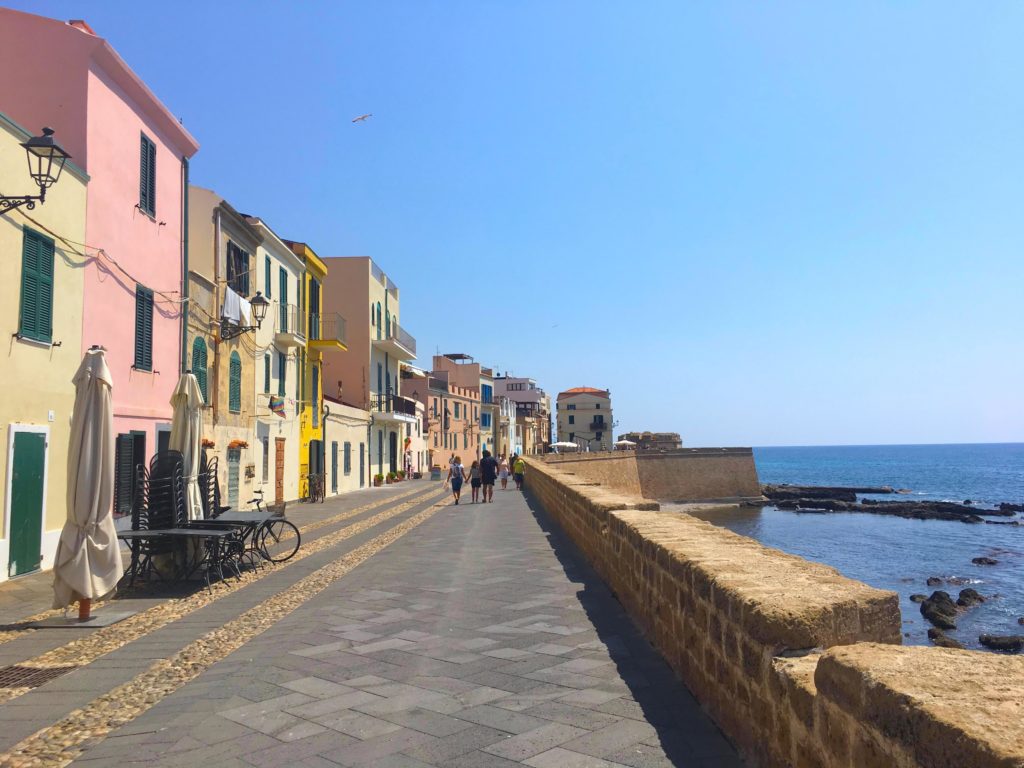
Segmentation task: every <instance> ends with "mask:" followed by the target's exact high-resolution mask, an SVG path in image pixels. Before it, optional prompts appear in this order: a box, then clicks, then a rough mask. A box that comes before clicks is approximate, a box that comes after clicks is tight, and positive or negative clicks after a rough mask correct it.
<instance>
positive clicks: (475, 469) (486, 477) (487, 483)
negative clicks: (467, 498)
mask: <svg viewBox="0 0 1024 768" xmlns="http://www.w3.org/2000/svg"><path fill="white" fill-rule="evenodd" d="M506 472H507V465H506ZM497 478H498V461H497V460H496V459H495V458H494V457H493V456H491V452H490V451H484V455H483V458H482V459H480V461H474V462H473V465H472V466H471V467H470V468H469V472H466V468H465V467H463V466H462V457H460V456H456V457H455V458H454V459H453V461H452V462H451V464H450V465H449V466H448V482H450V483H451V484H452V496H454V497H455V503H456V504H458V503H459V497H460V496H461V495H462V484H463V483H464V482H465V481H466V480H469V483H470V486H471V487H472V489H473V503H474V504H476V503H477V501H479V500H480V489H481V488H483V502H484V504H486V503H488V502H493V501H494V481H495V480H497Z"/></svg>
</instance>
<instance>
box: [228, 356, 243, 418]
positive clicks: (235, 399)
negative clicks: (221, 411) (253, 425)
mask: <svg viewBox="0 0 1024 768" xmlns="http://www.w3.org/2000/svg"><path fill="white" fill-rule="evenodd" d="M228 410H229V411H231V413H241V412H242V358H241V357H239V356H238V353H237V352H232V353H231V364H230V370H229V372H228Z"/></svg>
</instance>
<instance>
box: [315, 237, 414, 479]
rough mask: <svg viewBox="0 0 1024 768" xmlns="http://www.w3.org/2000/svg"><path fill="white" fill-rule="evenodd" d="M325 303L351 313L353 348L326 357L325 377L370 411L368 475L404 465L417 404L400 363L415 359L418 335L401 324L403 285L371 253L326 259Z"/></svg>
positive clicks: (346, 398)
mask: <svg viewBox="0 0 1024 768" xmlns="http://www.w3.org/2000/svg"><path fill="white" fill-rule="evenodd" d="M324 262H325V264H326V265H327V277H326V282H325V284H324V289H325V290H324V307H325V309H326V310H327V311H328V312H336V313H340V314H342V315H344V316H345V317H347V318H350V320H351V322H350V323H349V331H350V332H349V335H348V349H349V351H348V353H347V354H344V355H337V356H333V357H329V358H328V359H326V360H325V362H324V381H325V382H326V383H327V386H328V388H329V389H330V391H331V392H334V393H335V396H336V397H338V399H339V400H342V401H343V402H345V403H347V404H349V405H352V406H354V407H356V408H359V409H361V410H365V411H369V413H370V426H369V430H368V438H367V451H368V457H367V466H366V473H367V477H368V478H370V479H371V480H372V478H373V477H374V476H375V475H378V474H379V475H387V474H388V473H389V472H396V473H397V472H398V470H400V469H402V468H403V460H404V446H403V442H404V438H403V436H404V435H405V433H406V432H407V430H408V428H409V425H413V428H414V427H415V423H416V403H415V401H414V400H412V399H410V398H409V397H406V396H405V395H404V394H403V393H402V391H401V381H402V379H401V373H400V366H401V364H402V363H403V362H407V361H410V360H415V359H416V339H414V338H413V337H412V336H411V335H410V334H409V333H408V332H407V331H405V330H404V329H403V328H402V327H401V326H400V325H399V315H400V298H399V296H400V294H399V290H398V286H397V285H396V284H395V283H394V281H393V280H391V279H390V278H389V277H388V276H387V275H386V274H385V273H384V271H383V270H382V269H381V268H380V267H378V266H377V265H376V264H375V263H374V262H373V259H371V258H369V257H368V256H335V257H329V258H326V259H325V260H324Z"/></svg>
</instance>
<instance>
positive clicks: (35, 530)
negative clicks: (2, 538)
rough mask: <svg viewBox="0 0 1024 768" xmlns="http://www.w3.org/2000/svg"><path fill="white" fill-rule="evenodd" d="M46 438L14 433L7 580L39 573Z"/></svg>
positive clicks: (27, 433)
mask: <svg viewBox="0 0 1024 768" xmlns="http://www.w3.org/2000/svg"><path fill="white" fill-rule="evenodd" d="M45 463H46V435H44V434H42V433H40V432H15V433H14V458H13V460H12V469H13V471H12V475H11V555H10V561H9V562H10V564H9V565H8V568H7V574H8V576H21V575H22V574H23V573H30V572H31V571H36V570H39V563H40V561H41V560H42V552H41V547H42V536H43V532H42V531H43V467H44V465H45Z"/></svg>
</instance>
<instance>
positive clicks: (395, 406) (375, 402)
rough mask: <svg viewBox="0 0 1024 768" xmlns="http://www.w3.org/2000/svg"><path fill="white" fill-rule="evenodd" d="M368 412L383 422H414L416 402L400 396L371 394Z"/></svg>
mask: <svg viewBox="0 0 1024 768" xmlns="http://www.w3.org/2000/svg"><path fill="white" fill-rule="evenodd" d="M370 410H371V411H373V413H374V416H376V417H377V418H378V419H381V420H383V421H416V401H415V400H410V399H409V398H408V397H402V396H401V395H386V394H379V393H376V392H374V393H371V394H370Z"/></svg>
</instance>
